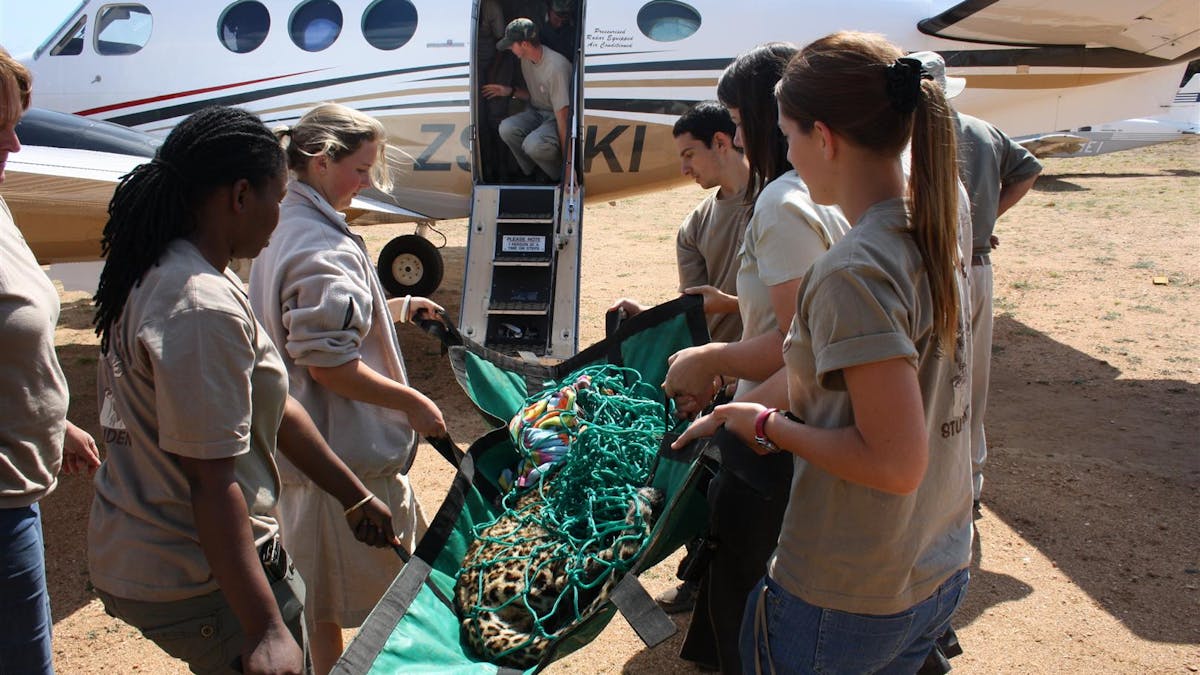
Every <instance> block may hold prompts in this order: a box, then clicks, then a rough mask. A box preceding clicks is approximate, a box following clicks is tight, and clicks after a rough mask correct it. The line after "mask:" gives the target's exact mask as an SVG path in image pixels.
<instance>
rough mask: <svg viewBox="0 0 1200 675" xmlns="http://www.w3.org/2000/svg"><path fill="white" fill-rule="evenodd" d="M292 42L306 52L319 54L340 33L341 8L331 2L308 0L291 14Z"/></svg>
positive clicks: (329, 0) (326, 0) (290, 30)
mask: <svg viewBox="0 0 1200 675" xmlns="http://www.w3.org/2000/svg"><path fill="white" fill-rule="evenodd" d="M288 28H289V32H290V33H291V34H292V42H295V43H296V46H297V47H299V48H300V49H303V50H304V51H306V52H319V51H321V50H322V49H325V48H327V47H329V45H331V44H333V42H334V40H337V39H338V35H341V33H342V8H341V7H338V5H337V3H336V2H333V0H309V1H308V2H305V3H304V4H302V5H300V6H299V7H297V8H296V11H295V12H293V13H292V21H291V25H289V26H288Z"/></svg>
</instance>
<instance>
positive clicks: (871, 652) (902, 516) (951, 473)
mask: <svg viewBox="0 0 1200 675" xmlns="http://www.w3.org/2000/svg"><path fill="white" fill-rule="evenodd" d="M926 78H927V74H926V73H925V72H924V71H923V67H922V63H921V62H920V61H919V60H916V59H911V58H904V57H903V54H902V52H900V51H899V50H898V49H897V48H896V47H895V46H893V45H892V44H890V43H888V42H887V41H886V40H885V39H884V38H883V37H882V36H878V35H866V34H861V33H837V34H834V35H831V36H828V37H825V38H822V39H820V40H817V41H816V42H814V43H812V44H810V45H808V46H807V47H805V48H804V49H803V50H801V52H800V53H799V54H798V55H797V56H796V57H794V58H793V59H792V60H791V62H790V63H789V64H788V67H787V70H786V71H785V73H784V75H783V78H782V80H781V81H780V83H779V85H778V87H777V89H776V96H777V98H778V101H779V119H780V127H781V129H782V130H783V132H784V134H785V136H786V137H787V140H788V159H789V160H790V161H791V163H792V165H793V166H794V167H795V168H796V170H797V171H798V172H799V174H800V176H801V177H802V178H803V179H804V181H805V182H806V183H807V184H808V186H809V189H810V190H811V193H812V197H813V199H814V201H816V202H818V203H821V204H836V205H838V206H840V207H841V209H842V211H843V212H844V213H845V214H846V217H847V219H848V220H849V221H850V222H851V223H853V224H854V225H853V229H852V230H851V231H850V233H849V234H847V235H846V236H845V237H844V238H843V239H842V240H841V241H840V242H838V243H837V244H835V245H834V246H833V248H832V249H830V251H829V252H828V253H827V254H826V255H825V256H824V257H822V258H821V259H819V260H818V261H817V262H816V263H815V264H814V265H813V267H812V269H811V270H810V271H809V274H808V275H807V277H805V279H804V282H803V283H802V284H801V286H800V292H799V297H798V302H797V308H796V313H795V318H794V319H793V321H792V323H791V329H790V331H789V332H788V335H787V338H786V339H785V342H784V360H785V361H786V364H787V392H788V397H787V399H788V410H786V411H779V410H775V409H773V408H768V407H764V406H762V405H757V404H754V403H732V404H729V405H725V406H720V407H717V408H716V409H715V410H714V411H713V413H712V414H711V415H709V416H708V417H705V418H702V419H701V420H698V421H697V422H696V423H695V424H693V425H692V427H691V428H690V429H688V431H687V433H686V434H684V436H683V437H682V438H681V439H680V440H679V442H678V444H679V445H680V446H682V444H683V443H686V442H687V441H688V440H689V439H690V438H692V437H695V436H698V435H702V434H704V433H711V432H712V431H713V430H714V429H715V428H716V427H718V426H720V425H724V426H725V428H726V429H728V430H730V431H732V432H733V433H735V434H737V435H738V436H739V437H741V438H743V439H745V440H746V441H748V442H753V443H754V445H755V447H757V448H758V451H759V452H761V453H764V454H766V453H779V452H783V453H791V454H792V455H794V457H795V477H794V479H793V482H792V488H791V496H790V498H789V501H788V507H787V512H786V515H785V516H784V521H783V527H782V529H781V531H780V535H779V542H778V546H777V547H776V549H775V552H774V554H773V556H772V558H771V561H770V564H769V565H768V571H767V574H766V576H765V577H764V579H763V581H762V582H761V583H760V584H759V585H758V587H757V589H756V590H755V591H754V592H753V593H752V594H751V596H750V598H749V600H748V602H747V605H746V611H745V614H744V616H743V621H742V638H741V640H742V641H741V645H742V657H743V660H744V664H745V668H746V669H747V670H749V671H754V670H756V669H757V670H759V671H760V672H780V673H809V672H847V673H873V672H888V673H912V672H916V671H917V670H918V669H919V668H920V667H921V665H922V663H923V662H924V660H925V658H926V656H927V655H928V654H929V652H930V651H931V649H932V648H933V645H934V641H935V640H936V639H937V638H938V637H939V636H940V635H941V634H942V633H943V632H944V631H945V630H946V628H947V627H948V626H949V622H950V616H951V615H952V614H953V613H954V610H955V609H956V608H957V607H958V604H959V602H960V601H961V599H962V596H963V594H964V592H965V589H966V585H967V577H968V573H967V567H968V564H969V562H970V552H971V549H970V546H971V480H970V474H971V458H970V448H969V441H970V427H969V425H968V419H969V403H970V386H969V385H970V382H969V372H970V361H969V352H968V347H967V344H968V343H967V341H966V337H967V334H968V330H969V329H968V327H967V323H966V322H967V321H968V320H969V318H968V317H969V313H968V312H967V309H966V303H967V300H966V295H965V293H964V288H965V286H964V284H965V278H966V277H965V271H964V268H963V264H962V260H961V253H960V250H959V234H960V229H959V228H960V224H959V222H960V221H959V214H960V211H959V209H958V205H957V198H958V189H957V184H956V181H957V168H956V166H957V165H956V162H955V147H954V142H955V138H954V129H953V126H952V123H951V119H950V116H949V108H948V106H947V104H946V101H945V97H944V95H943V93H942V90H941V88H940V87H939V86H937V85H936V84H935V83H934V82H933V81H931V80H929V79H926ZM910 139H911V144H912V170H911V175H910V177H909V178H907V179H906V178H905V172H904V169H903V166H902V159H901V155H902V154H903V152H904V151H905V149H906V148H907V147H908V146H909V143H910Z"/></svg>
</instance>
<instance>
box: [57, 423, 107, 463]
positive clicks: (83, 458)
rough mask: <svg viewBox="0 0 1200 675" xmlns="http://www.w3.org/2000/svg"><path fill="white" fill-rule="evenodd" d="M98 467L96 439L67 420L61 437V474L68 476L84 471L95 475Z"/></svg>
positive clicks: (98, 456)
mask: <svg viewBox="0 0 1200 675" xmlns="http://www.w3.org/2000/svg"><path fill="white" fill-rule="evenodd" d="M99 466H100V450H99V449H98V448H97V447H96V439H94V438H92V435H91V434H89V433H88V432H86V431H84V430H83V429H80V428H79V427H77V426H75V425H74V424H73V423H72V422H71V420H67V431H66V435H65V436H64V437H63V458H62V472H63V473H64V474H66V475H68V476H69V475H71V474H73V473H83V472H85V471H86V472H87V473H88V474H95V473H96V469H97V468H98V467H99Z"/></svg>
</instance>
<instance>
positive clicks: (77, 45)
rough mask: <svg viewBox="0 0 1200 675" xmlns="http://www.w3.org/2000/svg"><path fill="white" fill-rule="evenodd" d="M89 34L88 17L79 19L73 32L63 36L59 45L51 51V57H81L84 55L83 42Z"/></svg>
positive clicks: (72, 29) (84, 16) (72, 27)
mask: <svg viewBox="0 0 1200 675" xmlns="http://www.w3.org/2000/svg"><path fill="white" fill-rule="evenodd" d="M86 33H87V15H86V14H84V15H83V16H81V17H79V20H78V21H76V22H75V25H74V26H71V30H69V31H67V33H66V34H65V35H63V37H62V39H61V40H59V41H58V44H56V45H54V46H53V47H52V48H51V49H50V56H79V55H80V54H82V53H83V41H84V37H85V35H86Z"/></svg>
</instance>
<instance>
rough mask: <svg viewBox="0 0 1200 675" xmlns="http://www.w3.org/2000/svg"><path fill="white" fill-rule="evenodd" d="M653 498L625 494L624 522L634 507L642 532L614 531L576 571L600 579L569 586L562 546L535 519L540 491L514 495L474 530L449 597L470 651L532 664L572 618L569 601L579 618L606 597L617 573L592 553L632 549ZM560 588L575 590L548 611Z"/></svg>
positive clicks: (605, 555) (646, 491)
mask: <svg viewBox="0 0 1200 675" xmlns="http://www.w3.org/2000/svg"><path fill="white" fill-rule="evenodd" d="M661 504H662V493H661V492H660V491H659V490H656V489H654V488H641V489H639V490H638V494H637V497H635V498H634V499H632V500H631V501H630V508H629V514H628V517H627V518H626V522H628V523H631V524H632V523H635V522H638V521H637V520H635V518H634V513H635V510H636V511H640V513H641V516H642V517H641V522H642V523H644V532H634V533H632V534H634V535H637V536H622V537H619V538H618V540H617V541H616V543H614V544H613V545H611V546H609V547H608V548H606V549H604V550H601V551H599V552H598V553H597V554H596V555H595V556H594V558H589V561H588V563H586V564H585V566H584V575H583V576H584V577H585V578H586V579H587V580H589V581H592V580H595V579H596V577H597V576H598V575H601V574H603V575H606V578H604V579H603V581H602V582H596V583H595V584H594V585H593V584H591V583H588V584H587V585H590V586H592V589H591V590H581V589H576V588H569V586H570V584H569V583H568V575H567V561H568V558H569V557H570V556H571V555H572V551H570V550H569V549H570V547H569V546H568V545H567V544H566V542H565V541H564V540H563V539H562V538H561V537H556V536H555V535H554V534H553V533H551V532H548V531H547V530H546V529H545V528H543V527H542V526H540V525H538V524H536V522H535V521H536V520H537V516H538V514H540V513H541V511H542V509H543V507H544V505H545V499H544V495H543V494H541V493H539V491H538V490H537V489H531V490H529V491H528V492H526V493H525V494H523V495H521V496H520V497H519V498H518V499H517V501H516V503H515V504H513V505H512V507H511V508H510V509H508V510H506V511H505V512H504V513H503V514H502V515H501V516H500V518H499V519H498V520H497V521H496V522H495V523H493V524H492V525H490V526H488V527H487V528H484V529H483V530H482V531H481V532H480V533H479V535H478V536H477V537H476V539H475V541H474V542H473V543H472V544H471V546H470V547H469V548H468V549H467V553H466V555H465V556H464V558H463V569H462V571H461V573H460V575H459V578H458V582H457V583H456V584H455V586H454V601H455V605H456V608H457V610H458V615H459V617H460V621H461V626H462V632H463V636H464V638H465V639H466V641H467V644H468V646H469V647H470V648H471V650H472V651H473V652H474V653H475V654H476V655H477V656H480V657H482V658H484V659H487V660H488V661H490V662H492V663H495V664H498V665H504V666H509V667H513V668H522V669H523V668H530V667H533V666H535V665H537V663H538V662H539V661H540V660H541V659H542V657H543V656H544V655H545V653H546V651H547V650H548V649H549V648H550V647H551V645H552V644H553V640H554V639H555V638H556V637H557V636H559V635H561V634H562V633H563V632H565V631H566V630H567V629H569V628H571V627H572V626H574V625H575V624H576V623H578V619H577V618H576V614H575V611H574V608H575V607H576V606H578V607H579V610H580V611H579V614H578V617H579V619H582V618H584V617H587V616H588V615H590V614H591V613H592V612H593V611H595V610H596V609H598V608H599V607H601V606H602V605H603V604H604V603H605V602H606V601H607V600H608V597H609V594H610V593H611V592H612V588H613V586H615V585H616V582H617V581H619V580H620V579H619V578H618V575H617V573H616V572H615V571H612V570H608V569H606V568H605V567H604V566H603V565H601V564H600V563H597V562H595V560H596V559H599V560H600V561H605V562H611V561H612V560H614V559H617V560H623V561H624V560H629V559H630V558H632V557H633V556H634V555H636V554H637V552H638V551H639V550H640V549H641V546H642V543H643V542H644V541H645V539H646V537H647V536H648V535H649V532H650V528H651V527H652V526H653V522H654V518H655V516H656V515H657V510H658V509H659V507H660V506H661ZM564 592H566V593H567V594H571V593H578V594H579V595H578V596H571V595H568V597H566V598H564V599H563V601H562V602H559V607H558V609H557V611H556V610H555V603H556V602H558V600H559V596H561V595H563V594H564ZM535 615H536V616H537V617H539V618H540V623H541V629H542V630H538V629H537V626H536V625H535Z"/></svg>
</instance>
